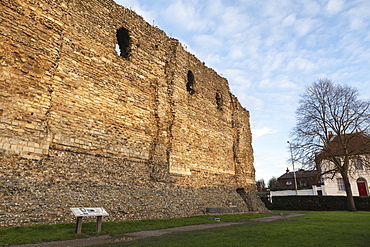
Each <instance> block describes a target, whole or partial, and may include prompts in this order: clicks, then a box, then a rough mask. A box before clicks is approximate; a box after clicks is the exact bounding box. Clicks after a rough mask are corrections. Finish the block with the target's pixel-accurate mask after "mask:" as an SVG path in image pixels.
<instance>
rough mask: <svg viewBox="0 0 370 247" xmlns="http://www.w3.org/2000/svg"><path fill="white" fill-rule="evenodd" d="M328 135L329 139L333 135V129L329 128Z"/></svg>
mask: <svg viewBox="0 0 370 247" xmlns="http://www.w3.org/2000/svg"><path fill="white" fill-rule="evenodd" d="M328 136H329V139H330V138H332V137H333V131H331V130H329V131H328Z"/></svg>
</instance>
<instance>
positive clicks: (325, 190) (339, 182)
mask: <svg viewBox="0 0 370 247" xmlns="http://www.w3.org/2000/svg"><path fill="white" fill-rule="evenodd" d="M343 142H346V143H347V145H346V151H347V152H348V154H349V156H350V167H349V172H348V174H349V181H350V184H351V190H352V194H353V196H369V195H370V193H369V183H370V166H369V163H370V137H369V136H368V135H366V134H364V133H355V134H351V135H345V136H344V137H342V139H341V140H340V138H338V137H337V136H332V138H331V139H330V143H329V144H328V145H327V146H326V147H325V148H326V150H327V151H322V152H321V153H320V154H319V155H318V159H317V160H318V164H317V165H318V167H319V169H320V170H321V173H324V174H323V175H322V176H321V180H322V184H323V185H322V186H321V187H322V195H328V196H346V190H345V187H344V181H343V178H342V176H341V175H340V173H338V172H334V171H335V166H334V163H333V162H332V161H331V160H333V159H339V160H341V161H343V158H342V157H343V155H342V154H343V145H341V143H343ZM329 153H330V155H329ZM333 154H334V155H333ZM325 172H327V173H325Z"/></svg>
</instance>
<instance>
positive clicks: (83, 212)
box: [70, 208, 109, 217]
mask: <svg viewBox="0 0 370 247" xmlns="http://www.w3.org/2000/svg"><path fill="white" fill-rule="evenodd" d="M70 209H71V211H72V213H73V214H74V215H75V216H77V217H82V216H108V215H109V214H108V213H107V211H105V209H104V208H70Z"/></svg>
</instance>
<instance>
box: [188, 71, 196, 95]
mask: <svg viewBox="0 0 370 247" xmlns="http://www.w3.org/2000/svg"><path fill="white" fill-rule="evenodd" d="M194 86H195V81H194V74H193V72H191V71H190V70H189V71H188V82H187V83H186V91H188V92H189V93H190V94H194V93H195V89H194Z"/></svg>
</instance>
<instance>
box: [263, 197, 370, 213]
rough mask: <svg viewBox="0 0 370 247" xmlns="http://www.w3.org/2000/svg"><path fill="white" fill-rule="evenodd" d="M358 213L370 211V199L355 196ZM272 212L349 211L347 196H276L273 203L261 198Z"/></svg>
mask: <svg viewBox="0 0 370 247" xmlns="http://www.w3.org/2000/svg"><path fill="white" fill-rule="evenodd" d="M353 198H354V200H355V204H356V208H357V210H358V211H370V197H368V196H366V197H363V196H361V197H359V196H354V197H353ZM261 199H262V201H263V202H264V203H265V205H266V207H267V208H268V209H270V210H308V211H338V210H348V206H347V197H345V196H274V197H272V203H270V201H269V200H268V198H267V197H261Z"/></svg>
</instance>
